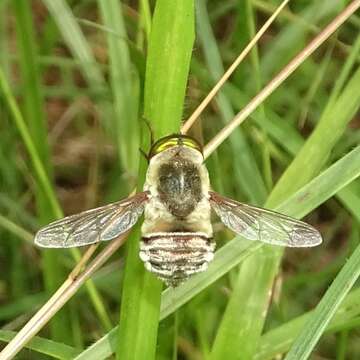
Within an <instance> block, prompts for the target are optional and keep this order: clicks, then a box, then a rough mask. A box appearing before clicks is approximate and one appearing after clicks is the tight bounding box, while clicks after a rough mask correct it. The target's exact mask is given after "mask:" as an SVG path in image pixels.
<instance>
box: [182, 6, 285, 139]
mask: <svg viewBox="0 0 360 360" xmlns="http://www.w3.org/2000/svg"><path fill="white" fill-rule="evenodd" d="M288 2H289V0H284V1H283V2H282V3H281V4H280V5H279V6H278V8H277V9H276V10H275V11H274V13H273V14H272V15H271V16H270V17H269V19H268V20H267V21H266V22H265V24H264V25H263V26H262V27H261V28H260V30H259V31H258V32H257V33H256V34H255V36H254V37H253V38H252V39H251V40H250V42H249V43H248V44H247V45H246V47H245V48H244V50H243V51H242V52H241V53H240V55H239V56H238V57H237V58H236V59H235V60H234V62H233V63H232V64H231V65H230V66H229V68H228V69H227V70H226V72H225V73H224V75H223V76H222V77H221V78H220V80H219V81H218V82H217V83H216V85H215V86H214V87H213V88H212V89H211V90H210V92H209V93H208V95H206V97H205V98H204V100H203V101H202V102H201V103H200V105H199V106H198V107H197V108H196V109H195V111H194V112H193V113H192V114H191V116H190V117H189V118H188V119H187V120H186V121H185V123H184V124H183V125H182V127H181V133H183V134H185V133H187V132H188V131H189V129H190V128H191V126H192V125H193V124H194V122H195V121H196V120H197V119H198V118H199V116H200V115H201V113H202V112H203V111H204V109H205V108H206V107H207V106H208V105H209V103H210V101H211V100H212V99H213V98H214V97H215V95H216V94H217V93H218V91H219V90H220V89H221V87H222V86H223V85H224V84H225V82H226V81H227V80H228V79H229V77H230V76H231V75H232V74H233V72H234V71H235V70H236V69H237V67H238V66H239V65H240V64H241V62H242V61H243V60H244V59H245V57H246V56H247V55H248V54H249V52H250V51H251V49H253V48H254V46H255V45H256V44H257V42H258V41H259V40H260V39H261V37H262V36H263V35H264V33H265V32H266V30H267V29H268V28H269V27H270V25H271V24H272V23H273V22H274V20H275V19H276V18H277V17H278V15H279V13H280V12H281V10H283V8H284V7H285V6H286V5H287V3H288Z"/></svg>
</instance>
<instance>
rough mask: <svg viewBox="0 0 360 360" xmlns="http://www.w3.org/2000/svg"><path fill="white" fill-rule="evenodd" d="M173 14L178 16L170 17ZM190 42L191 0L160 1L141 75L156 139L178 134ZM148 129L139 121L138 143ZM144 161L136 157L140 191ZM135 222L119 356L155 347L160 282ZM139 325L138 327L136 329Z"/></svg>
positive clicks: (151, 353)
mask: <svg viewBox="0 0 360 360" xmlns="http://www.w3.org/2000/svg"><path fill="white" fill-rule="evenodd" d="M174 13H176V16H174ZM193 42H194V4H193V1H192V0H185V1H184V0H176V1H171V2H169V1H167V0H158V1H157V2H156V7H155V12H154V18H153V23H152V30H151V36H150V43H149V50H148V58H147V64H146V76H145V99H144V114H145V121H147V122H148V125H149V127H150V128H151V130H152V133H153V134H154V136H155V137H156V138H159V137H162V136H164V135H168V134H171V133H174V132H176V133H178V132H179V129H180V124H181V116H182V111H183V103H184V97H185V89H186V84H187V78H188V72H189V66H190V58H191V54H192V47H193ZM149 138H150V133H149V129H148V128H147V126H146V124H145V123H143V134H142V147H143V148H144V149H147V148H148V146H149ZM146 167H147V163H146V161H145V159H141V161H140V169H139V177H138V178H139V182H138V190H139V191H141V189H142V185H143V182H144V178H145V172H146ZM140 237H141V235H140V230H139V225H138V226H137V228H136V230H135V231H134V232H133V233H132V236H131V238H130V239H129V240H128V243H127V252H128V253H127V257H126V268H125V274H124V286H123V292H122V299H121V314H120V325H119V335H118V336H119V337H118V343H117V345H116V348H117V358H118V359H122V360H123V359H135V360H140V359H153V358H155V352H156V340H157V330H158V323H159V311H160V299H161V289H162V283H161V282H160V280H158V279H157V278H156V277H155V276H154V275H153V274H151V273H149V272H148V271H146V270H145V268H144V264H143V263H142V262H141V261H140V259H139V238H140ZM140 329H141V330H140Z"/></svg>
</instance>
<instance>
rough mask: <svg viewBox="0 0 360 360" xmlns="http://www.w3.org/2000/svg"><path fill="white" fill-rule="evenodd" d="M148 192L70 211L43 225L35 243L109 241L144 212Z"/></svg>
mask: <svg viewBox="0 0 360 360" xmlns="http://www.w3.org/2000/svg"><path fill="white" fill-rule="evenodd" d="M148 199H149V193H148V192H141V193H138V194H136V195H134V196H132V197H129V198H127V199H124V200H121V201H118V202H116V203H112V204H108V205H105V206H102V207H99V208H96V209H91V210H87V211H84V212H82V213H80V214H75V215H70V216H68V217H65V218H64V219H61V220H57V221H54V222H52V223H50V224H49V225H47V226H45V227H43V228H42V229H40V230H39V231H38V232H37V233H36V235H35V240H34V241H35V244H36V245H38V246H42V247H48V248H69V247H75V246H84V245H89V244H93V243H96V242H99V241H107V240H111V239H114V238H116V237H117V236H119V235H121V234H123V233H125V232H126V231H128V230H129V229H130V228H131V227H133V226H134V225H135V223H136V222H137V220H138V219H139V217H140V216H141V215H142V213H143V211H144V207H145V203H146V202H147V201H148Z"/></svg>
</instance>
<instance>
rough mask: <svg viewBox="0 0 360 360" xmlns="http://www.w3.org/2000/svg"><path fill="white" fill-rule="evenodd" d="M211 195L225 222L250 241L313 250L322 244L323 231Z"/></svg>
mask: <svg viewBox="0 0 360 360" xmlns="http://www.w3.org/2000/svg"><path fill="white" fill-rule="evenodd" d="M209 195H210V204H211V206H212V207H213V209H214V210H215V212H216V213H217V214H218V216H219V217H220V219H221V221H222V222H223V223H224V224H225V225H226V226H227V227H228V228H229V229H231V230H232V231H234V232H235V233H236V234H239V235H241V236H243V237H244V238H246V239H249V240H258V241H262V242H264V243H267V244H272V245H280V246H289V247H311V246H317V245H319V244H321V242H322V238H321V234H320V233H319V231H317V230H316V229H315V228H314V227H312V226H311V225H309V224H306V223H304V222H303V221H300V220H297V219H293V218H291V217H289V216H286V215H283V214H280V213H277V212H275V211H271V210H267V209H262V208H258V207H255V206H251V205H247V204H243V203H240V202H238V201H235V200H232V199H229V198H226V197H225V196H222V195H220V194H217V193H215V192H213V191H210V192H209Z"/></svg>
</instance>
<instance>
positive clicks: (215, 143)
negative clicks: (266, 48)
mask: <svg viewBox="0 0 360 360" xmlns="http://www.w3.org/2000/svg"><path fill="white" fill-rule="evenodd" d="M359 7H360V0H355V1H352V2H351V3H350V4H349V5H348V6H347V7H346V8H345V9H344V10H343V11H342V12H341V13H340V14H339V15H338V16H336V17H335V18H334V20H333V21H331V22H330V23H329V24H328V25H327V26H326V27H325V28H324V29H323V30H322V31H321V32H320V33H319V34H318V35H317V36H316V37H315V38H314V39H313V40H312V41H311V42H310V43H309V44H308V45H307V46H306V47H305V48H304V49H303V50H302V51H301V52H300V53H299V54H297V55H296V56H295V57H294V58H293V59H292V60H291V61H290V62H289V63H288V64H287V65H286V66H285V67H284V68H283V69H282V70H281V71H280V72H279V73H278V74H277V75H276V76H275V77H274V78H273V79H272V80H271V81H270V82H269V83H268V84H267V85H266V86H265V87H264V88H263V89H262V90H261V91H260V92H259V93H258V94H257V95H256V96H255V97H254V98H253V99H252V100H250V101H249V103H248V104H247V106H245V107H244V108H243V109H242V110H241V111H240V112H239V113H238V114H237V115H236V116H235V118H234V119H233V120H232V121H231V122H230V123H229V124H228V125H226V126H225V127H224V128H223V129H222V130H221V131H219V133H218V134H217V135H216V136H215V137H214V138H213V139H211V141H209V143H208V144H206V146H205V148H204V156H205V158H207V157H208V156H210V154H211V153H213V152H214V151H215V149H217V148H218V147H219V146H220V145H221V144H222V143H223V142H224V141H225V140H226V139H227V138H228V137H229V136H230V135H231V133H232V132H233V131H234V130H235V129H236V128H237V127H238V126H239V125H240V124H241V123H242V122H243V121H244V120H246V119H247V117H248V116H249V115H250V114H251V113H252V112H253V111H254V110H255V109H256V108H257V107H258V106H259V105H260V104H261V103H262V102H263V101H264V100H265V99H266V98H267V97H268V96H269V95H271V93H272V92H273V91H274V90H276V89H277V87H279V86H280V85H281V84H282V83H283V81H284V80H285V79H286V78H288V77H289V76H290V75H291V74H292V73H293V72H294V71H295V70H296V69H297V68H298V67H299V66H300V65H301V64H302V63H303V62H304V61H305V60H306V59H307V58H308V57H309V56H310V55H311V54H312V53H313V52H314V51H315V50H316V49H317V48H318V47H319V46H320V45H321V44H322V43H323V42H324V41H326V40H327V39H328V38H329V37H330V36H331V35H332V34H333V33H334V32H335V31H336V30H337V29H338V28H339V27H340V26H341V25H342V24H343V23H344V22H345V21H346V20H347V19H348V18H349V17H350V16H351V15H352V14H353V13H354V12H355V11H356V10H358V9H359Z"/></svg>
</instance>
